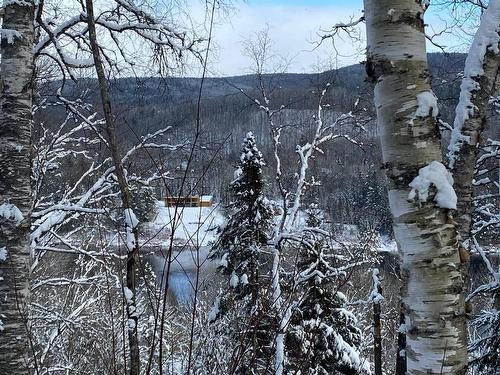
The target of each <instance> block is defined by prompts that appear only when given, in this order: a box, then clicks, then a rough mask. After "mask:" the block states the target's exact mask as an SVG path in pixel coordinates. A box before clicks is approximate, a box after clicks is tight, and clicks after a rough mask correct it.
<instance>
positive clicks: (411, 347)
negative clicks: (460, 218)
mask: <svg viewBox="0 0 500 375" xmlns="http://www.w3.org/2000/svg"><path fill="white" fill-rule="evenodd" d="M364 5H365V6H364V8H365V19H366V28H367V39H368V40H367V42H368V46H367V63H366V68H367V72H368V74H369V76H370V78H371V79H372V80H373V81H374V82H375V88H374V93H375V95H374V97H375V105H376V108H377V122H378V129H379V133H380V138H381V144H382V155H383V165H384V169H385V171H386V174H387V177H388V181H389V194H388V196H389V203H390V207H391V214H392V217H393V228H394V235H395V238H396V241H397V243H398V247H399V250H400V252H401V254H402V266H401V270H402V276H403V281H404V287H403V290H402V294H403V295H402V302H403V306H404V313H405V324H404V327H402V328H404V329H405V332H406V336H407V339H406V345H407V350H406V352H404V351H402V352H401V354H403V355H404V354H405V355H406V359H407V366H408V369H407V371H408V373H409V374H421V373H428V372H433V373H441V374H464V373H465V371H466V368H467V353H466V346H467V330H466V320H465V304H464V298H463V295H462V288H463V285H464V283H463V277H462V273H461V272H460V265H461V260H460V258H459V252H458V246H457V232H456V228H455V224H454V222H453V220H452V219H451V218H452V215H453V211H452V210H455V209H456V208H457V196H456V193H455V191H454V190H453V187H452V185H453V178H452V177H451V175H450V173H449V172H448V170H447V169H446V167H445V166H444V164H442V162H443V157H442V154H441V139H440V134H439V127H438V122H437V119H436V117H437V115H438V106H437V98H436V96H435V95H434V93H433V92H432V89H431V87H430V80H429V79H428V71H427V56H426V47H425V43H426V37H425V31H424V21H423V15H424V13H425V10H426V9H427V7H428V6H429V1H413V0H384V1H372V0H365V2H364ZM431 186H432V187H431ZM423 249H425V251H424V250H423ZM438 312H439V313H438ZM443 321H444V322H446V324H442V322H443Z"/></svg>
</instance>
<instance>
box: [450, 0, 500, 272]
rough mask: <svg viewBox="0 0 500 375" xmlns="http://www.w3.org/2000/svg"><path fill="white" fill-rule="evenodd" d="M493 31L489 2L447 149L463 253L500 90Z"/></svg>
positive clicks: (495, 11)
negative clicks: (493, 101)
mask: <svg viewBox="0 0 500 375" xmlns="http://www.w3.org/2000/svg"><path fill="white" fill-rule="evenodd" d="M495 29H496V30H499V29H500V1H499V0H491V1H490V3H489V5H488V8H487V9H486V11H485V12H484V14H483V17H482V19H481V25H480V27H479V29H478V31H477V33H476V35H475V37H474V40H473V42H472V45H471V48H470V50H469V54H468V56H467V59H466V61H465V69H464V78H463V80H462V85H461V90H460V91H461V92H460V100H459V104H458V105H457V108H456V117H455V122H454V129H453V132H452V136H451V141H450V145H449V147H448V148H449V153H448V157H449V162H450V167H451V168H452V170H453V172H454V177H455V191H456V192H457V196H458V205H457V209H458V215H457V219H456V220H457V223H458V233H459V235H460V240H461V241H462V242H463V243H464V249H463V250H465V251H468V247H469V246H468V242H469V241H468V240H469V237H470V232H471V229H472V228H471V225H472V213H473V210H474V207H473V204H472V201H473V194H474V187H473V183H472V182H473V179H474V172H475V166H476V162H477V159H478V156H479V151H480V146H481V145H482V141H483V140H482V135H483V133H484V131H485V128H486V125H487V121H486V117H487V113H488V103H489V100H490V98H491V96H492V95H497V94H498V89H499V87H500V86H499V82H498V81H499V74H500V55H499V50H500V43H499V36H498V32H495ZM466 256H467V255H466ZM464 268H467V267H464Z"/></svg>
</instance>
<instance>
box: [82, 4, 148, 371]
mask: <svg viewBox="0 0 500 375" xmlns="http://www.w3.org/2000/svg"><path fill="white" fill-rule="evenodd" d="M86 8H87V23H88V26H89V42H90V46H91V48H92V54H93V57H94V64H95V70H96V74H97V79H98V81H99V87H100V90H101V102H102V108H103V112H104V118H105V130H106V133H107V138H108V144H109V149H110V151H111V157H112V159H113V163H114V165H115V173H116V177H117V180H118V185H119V187H120V192H121V200H122V205H123V208H124V209H125V221H126V225H127V238H128V240H129V241H128V244H127V251H128V254H127V289H126V292H125V293H124V294H125V299H126V303H127V317H128V321H127V332H128V342H129V350H130V372H129V373H130V375H139V372H140V357H139V338H138V330H137V321H138V316H137V308H136V303H135V301H136V273H137V272H136V268H137V263H138V258H139V240H138V237H139V236H138V230H137V229H138V228H137V224H138V222H137V219H136V218H135V214H133V211H132V198H131V194H130V190H129V187H128V182H127V178H126V176H125V171H124V168H123V164H122V157H121V154H120V150H119V148H118V145H117V142H116V128H115V121H114V117H113V112H112V110H111V99H110V94H109V85H108V81H107V78H106V75H105V72H104V64H103V61H102V57H101V53H100V50H99V44H98V42H97V33H96V27H95V18H94V7H93V2H92V0H86ZM130 237H132V238H130Z"/></svg>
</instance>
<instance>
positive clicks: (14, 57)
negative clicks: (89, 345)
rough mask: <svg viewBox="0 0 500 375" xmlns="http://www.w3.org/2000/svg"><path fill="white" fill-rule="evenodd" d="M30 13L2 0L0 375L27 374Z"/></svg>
mask: <svg viewBox="0 0 500 375" xmlns="http://www.w3.org/2000/svg"><path fill="white" fill-rule="evenodd" d="M33 13H34V3H33V1H30V0H24V1H8V0H6V1H4V16H3V25H2V43H1V55H2V56H1V78H2V94H1V95H2V96H1V98H0V100H1V113H0V250H2V251H0V253H1V254H0V320H1V323H0V374H5V375H8V374H23V373H27V349H28V334H27V330H26V320H25V317H26V298H27V297H28V290H29V288H28V286H29V285H28V277H29V258H30V247H29V241H28V236H29V229H30V220H29V217H30V209H31V189H30V170H31V164H30V148H31V143H30V138H31V122H32V121H31V120H32V115H31V111H32V78H33V73H34V69H33V38H34V32H33Z"/></svg>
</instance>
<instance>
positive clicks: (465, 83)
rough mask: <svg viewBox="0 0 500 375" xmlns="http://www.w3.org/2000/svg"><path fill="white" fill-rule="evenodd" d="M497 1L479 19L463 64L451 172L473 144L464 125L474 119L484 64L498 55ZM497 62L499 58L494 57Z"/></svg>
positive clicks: (499, 17)
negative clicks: (467, 145) (464, 146)
mask: <svg viewBox="0 0 500 375" xmlns="http://www.w3.org/2000/svg"><path fill="white" fill-rule="evenodd" d="M499 20H500V1H499V0H491V1H490V2H489V5H488V8H487V9H486V10H485V11H484V13H483V16H482V17H481V23H480V25H479V28H478V30H477V32H476V34H475V36H474V40H473V41H472V45H471V47H470V49H469V53H468V55H467V58H466V60H465V68H464V78H463V80H462V84H461V85H460V99H459V102H458V105H457V107H456V109H455V121H454V123H453V131H452V133H451V139H450V144H449V146H448V160H449V166H450V168H451V169H453V168H454V165H455V162H456V159H457V157H458V154H459V153H460V149H461V146H462V144H464V143H470V142H474V140H471V139H470V138H469V137H468V136H467V135H465V134H464V132H463V130H464V123H465V121H467V120H468V119H470V118H472V117H474V116H476V115H477V113H476V109H477V107H476V106H475V104H474V103H473V99H474V96H475V94H476V93H477V92H478V91H479V90H481V89H482V88H481V86H480V83H479V82H480V79H481V77H482V76H483V75H484V73H485V72H484V62H485V59H486V56H487V54H488V53H493V54H494V55H498V53H499V51H500V49H499V48H500V45H499V43H500V35H499V33H500V21H499ZM496 58H497V59H498V56H497V57H496Z"/></svg>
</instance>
